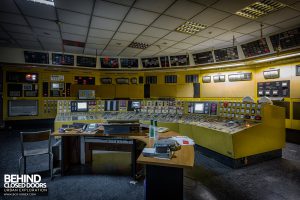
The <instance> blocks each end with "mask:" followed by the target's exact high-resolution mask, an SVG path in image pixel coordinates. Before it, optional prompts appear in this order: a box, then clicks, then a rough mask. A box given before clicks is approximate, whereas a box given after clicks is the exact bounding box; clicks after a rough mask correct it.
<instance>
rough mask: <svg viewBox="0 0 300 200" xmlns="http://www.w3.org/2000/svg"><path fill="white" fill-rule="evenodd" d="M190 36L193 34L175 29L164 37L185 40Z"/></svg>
mask: <svg viewBox="0 0 300 200" xmlns="http://www.w3.org/2000/svg"><path fill="white" fill-rule="evenodd" d="M189 36H191V35H189V34H184V33H179V32H175V31H173V32H171V33H169V34H168V35H166V36H165V37H164V39H167V40H174V41H180V40H183V39H185V38H187V37H189Z"/></svg>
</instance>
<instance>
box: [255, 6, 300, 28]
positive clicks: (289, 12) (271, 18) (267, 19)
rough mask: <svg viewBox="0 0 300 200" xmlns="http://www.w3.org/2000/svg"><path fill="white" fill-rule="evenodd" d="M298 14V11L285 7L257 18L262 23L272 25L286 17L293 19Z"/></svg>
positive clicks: (299, 13) (286, 18)
mask: <svg viewBox="0 0 300 200" xmlns="http://www.w3.org/2000/svg"><path fill="white" fill-rule="evenodd" d="M299 15H300V12H299V11H296V10H294V9H291V8H288V7H286V8H283V9H281V10H278V11H276V12H273V13H271V14H269V15H267V16H264V17H261V18H259V19H257V20H258V21H261V22H263V23H267V24H270V25H274V24H277V23H279V22H282V21H285V20H288V19H293V18H294V17H296V16H299Z"/></svg>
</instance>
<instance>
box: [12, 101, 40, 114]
mask: <svg viewBox="0 0 300 200" xmlns="http://www.w3.org/2000/svg"><path fill="white" fill-rule="evenodd" d="M37 115H38V101H37V100H9V101H8V116H9V117H16V116H37Z"/></svg>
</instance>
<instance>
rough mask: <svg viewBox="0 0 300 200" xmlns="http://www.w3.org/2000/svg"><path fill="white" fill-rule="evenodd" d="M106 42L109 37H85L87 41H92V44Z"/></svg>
mask: <svg viewBox="0 0 300 200" xmlns="http://www.w3.org/2000/svg"><path fill="white" fill-rule="evenodd" d="M108 42H109V39H105V38H96V37H88V39H87V43H93V44H104V45H106V44H107V43H108Z"/></svg>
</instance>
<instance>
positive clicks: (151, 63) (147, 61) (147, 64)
mask: <svg viewBox="0 0 300 200" xmlns="http://www.w3.org/2000/svg"><path fill="white" fill-rule="evenodd" d="M142 64H143V67H144V68H152V67H155V68H156V67H159V61H158V58H157V57H154V58H142Z"/></svg>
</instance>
